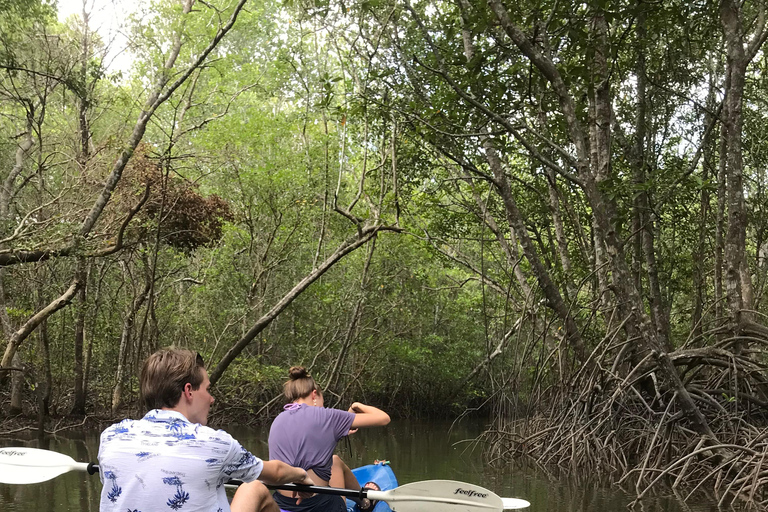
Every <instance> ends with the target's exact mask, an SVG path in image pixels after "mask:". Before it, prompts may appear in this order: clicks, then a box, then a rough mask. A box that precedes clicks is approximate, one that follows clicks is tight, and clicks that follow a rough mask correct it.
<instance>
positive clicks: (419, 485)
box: [368, 480, 504, 512]
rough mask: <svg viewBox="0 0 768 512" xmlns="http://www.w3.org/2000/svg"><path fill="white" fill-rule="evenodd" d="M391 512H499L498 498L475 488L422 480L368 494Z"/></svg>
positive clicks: (501, 508) (499, 501) (500, 510)
mask: <svg viewBox="0 0 768 512" xmlns="http://www.w3.org/2000/svg"><path fill="white" fill-rule="evenodd" d="M368 498H370V499H372V500H382V501H386V502H387V503H388V504H389V506H390V508H391V509H392V510H394V511H395V512H492V511H495V512H502V510H503V509H504V508H503V504H502V501H501V498H499V497H498V496H497V495H495V494H494V493H492V492H491V491H489V490H488V489H484V488H482V487H479V486H477V485H473V484H468V483H465V482H456V481H453V480H425V481H423V482H413V483H410V484H405V485H401V486H400V487H396V488H394V489H392V490H390V491H368Z"/></svg>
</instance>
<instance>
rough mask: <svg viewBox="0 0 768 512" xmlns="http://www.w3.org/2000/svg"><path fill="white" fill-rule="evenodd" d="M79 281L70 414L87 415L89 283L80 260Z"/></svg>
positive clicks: (86, 270) (82, 261) (82, 262)
mask: <svg viewBox="0 0 768 512" xmlns="http://www.w3.org/2000/svg"><path fill="white" fill-rule="evenodd" d="M77 267H78V268H77V274H78V275H77V279H79V280H80V281H81V282H82V283H83V285H82V286H81V287H80V289H79V290H78V292H77V308H76V309H75V347H74V358H75V397H74V403H73V404H72V410H71V411H70V414H73V415H78V416H84V415H85V372H84V369H83V368H84V364H83V358H84V353H83V347H84V345H85V344H84V339H85V313H86V311H87V307H88V305H87V303H86V288H87V283H88V268H87V267H86V262H85V260H80V261H79V262H78V264H77Z"/></svg>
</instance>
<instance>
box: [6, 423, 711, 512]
mask: <svg viewBox="0 0 768 512" xmlns="http://www.w3.org/2000/svg"><path fill="white" fill-rule="evenodd" d="M480 429H481V425H479V424H476V423H472V422H469V421H463V422H461V423H458V424H452V423H450V422H435V421H418V422H417V421H408V420H399V421H397V420H396V421H393V422H392V423H391V424H390V425H389V426H388V427H386V428H380V429H371V430H360V431H359V432H357V433H356V434H354V435H352V436H350V437H349V438H348V440H345V441H342V442H341V443H340V444H339V450H338V453H339V454H340V455H341V456H342V457H343V458H344V459H345V460H346V461H347V462H348V463H349V465H350V467H356V466H360V465H364V464H369V463H371V462H373V461H374V460H376V459H379V460H388V461H390V464H391V466H392V468H393V469H394V471H395V474H396V475H397V478H398V480H399V482H400V483H401V484H403V483H408V482H415V481H419V480H432V479H450V480H460V481H464V482H471V483H474V484H478V485H481V486H483V487H486V488H488V489H490V490H492V491H493V492H495V493H496V494H498V495H500V496H505V497H516V498H524V499H526V500H528V501H530V502H531V508H530V512H537V511H558V512H603V511H624V510H626V507H627V504H628V503H629V502H630V499H629V498H628V497H627V495H625V494H624V493H623V492H621V491H620V490H618V489H615V488H610V487H606V486H601V485H597V484H593V483H590V479H589V478H588V475H571V476H570V477H557V478H554V477H550V478H547V477H546V476H545V475H543V474H542V473H541V472H538V471H534V470H530V469H527V470H524V469H521V468H517V467H496V466H493V467H492V466H489V465H486V464H485V463H484V461H483V457H482V447H481V446H479V445H477V444H476V443H474V442H473V441H472V440H473V439H474V438H475V437H476V436H477V434H478V433H479V432H480ZM229 431H230V433H232V434H233V435H234V436H235V437H236V438H237V439H238V440H239V441H240V442H241V443H242V444H243V445H245V446H246V447H247V448H249V449H250V450H251V451H252V452H253V453H254V454H256V455H261V456H264V457H266V455H267V453H268V452H267V441H266V439H267V432H266V430H261V429H257V430H255V429H244V428H239V429H238V428H233V429H229ZM98 440H99V433H98V432H89V433H86V434H84V435H83V434H81V435H76V434H67V435H66V436H64V435H62V436H56V437H53V438H51V439H50V440H49V441H48V442H47V446H40V445H39V444H38V442H37V441H34V440H25V439H23V438H15V439H14V438H7V437H0V446H30V447H35V448H46V449H50V450H55V451H58V452H61V453H65V454H67V455H70V456H71V457H73V458H74V459H75V460H77V461H81V462H86V461H94V462H95V461H96V455H97V453H98V442H99V441H98ZM100 492H101V484H100V482H99V479H98V476H96V475H95V476H88V475H86V474H85V473H69V474H67V475H62V476H60V477H58V478H56V479H54V480H52V481H49V482H45V483H41V484H33V485H6V484H0V511H3V512H33V511H35V512H37V511H44V510H55V511H61V512H64V511H75V510H77V511H89V512H96V511H98V509H99V494H100ZM636 510H641V511H643V512H710V511H712V512H714V511H716V510H722V509H718V508H717V505H716V503H715V502H714V501H712V500H706V499H704V500H702V499H696V500H689V502H688V503H686V504H682V503H680V502H679V501H677V500H676V499H675V498H672V497H653V498H649V499H646V500H644V501H643V502H642V503H641V504H640V505H638V507H637V509H636Z"/></svg>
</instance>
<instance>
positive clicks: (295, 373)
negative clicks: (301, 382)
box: [288, 366, 309, 380]
mask: <svg viewBox="0 0 768 512" xmlns="http://www.w3.org/2000/svg"><path fill="white" fill-rule="evenodd" d="M288 375H289V376H290V378H291V380H297V379H306V378H307V377H309V373H308V372H307V369H306V368H304V367H303V366H291V369H290V370H288Z"/></svg>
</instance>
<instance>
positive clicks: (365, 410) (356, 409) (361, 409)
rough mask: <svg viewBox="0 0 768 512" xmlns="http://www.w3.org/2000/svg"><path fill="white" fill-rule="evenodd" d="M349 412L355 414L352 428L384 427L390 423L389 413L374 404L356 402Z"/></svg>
mask: <svg viewBox="0 0 768 512" xmlns="http://www.w3.org/2000/svg"><path fill="white" fill-rule="evenodd" d="M349 412H351V413H354V414H355V419H354V421H352V428H360V427H383V426H384V425H387V424H388V423H389V414H387V413H385V412H384V411H382V410H381V409H379V408H377V407H374V406H372V405H365V404H361V403H360V402H355V403H353V404H352V405H351V406H350V408H349Z"/></svg>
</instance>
